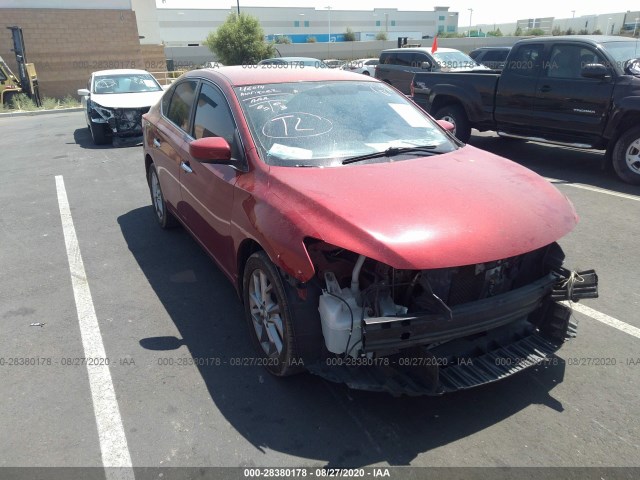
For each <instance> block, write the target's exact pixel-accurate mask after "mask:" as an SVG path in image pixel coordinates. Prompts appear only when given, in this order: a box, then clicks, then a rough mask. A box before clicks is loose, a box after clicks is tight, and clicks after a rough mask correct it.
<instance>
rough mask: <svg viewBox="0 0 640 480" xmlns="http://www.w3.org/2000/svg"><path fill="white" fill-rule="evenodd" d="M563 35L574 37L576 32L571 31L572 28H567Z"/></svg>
mask: <svg viewBox="0 0 640 480" xmlns="http://www.w3.org/2000/svg"><path fill="white" fill-rule="evenodd" d="M564 34H565V35H575V34H576V32H575V31H574V30H573V28H567V30H566V31H565V32H564Z"/></svg>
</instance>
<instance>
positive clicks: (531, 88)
mask: <svg viewBox="0 0 640 480" xmlns="http://www.w3.org/2000/svg"><path fill="white" fill-rule="evenodd" d="M514 48H515V51H513V54H512V55H511V56H510V57H509V59H508V61H507V62H506V65H505V67H504V70H503V71H502V74H501V75H500V77H499V79H498V90H497V92H496V101H495V110H494V117H495V120H496V124H497V127H498V131H504V132H511V133H524V134H529V133H530V128H529V124H530V122H531V119H532V117H533V108H534V105H535V100H536V86H537V84H538V77H539V76H540V71H541V69H542V54H543V53H544V45H543V44H541V43H529V44H524V45H520V46H518V47H514Z"/></svg>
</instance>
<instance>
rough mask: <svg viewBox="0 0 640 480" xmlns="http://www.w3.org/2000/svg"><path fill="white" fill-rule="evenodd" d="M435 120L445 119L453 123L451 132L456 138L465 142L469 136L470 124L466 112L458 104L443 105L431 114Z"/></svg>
mask: <svg viewBox="0 0 640 480" xmlns="http://www.w3.org/2000/svg"><path fill="white" fill-rule="evenodd" d="M433 118H435V119H436V120H446V121H448V122H451V123H453V126H454V129H453V131H452V132H451V133H453V134H454V135H455V136H456V137H457V138H458V140H460V141H461V142H464V143H467V142H468V141H469V137H471V125H470V123H469V119H468V118H467V113H466V112H465V111H464V108H462V107H461V106H460V105H445V106H444V107H442V108H440V109H439V110H438V111H437V112H436V113H434V114H433Z"/></svg>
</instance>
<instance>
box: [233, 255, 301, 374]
mask: <svg viewBox="0 0 640 480" xmlns="http://www.w3.org/2000/svg"><path fill="white" fill-rule="evenodd" d="M287 288H291V287H290V286H289V285H288V284H286V283H284V282H283V281H282V278H281V277H280V273H279V272H278V269H277V268H276V267H275V265H274V264H273V263H272V262H271V260H270V259H269V257H268V256H267V254H266V253H264V252H263V251H259V252H256V253H254V254H253V255H251V256H250V257H249V260H247V264H246V265H245V268H244V274H243V282H242V293H243V300H244V311H245V319H246V321H247V326H248V327H249V335H250V336H251V341H252V343H253V346H254V348H255V350H256V353H257V354H258V356H259V357H260V358H261V359H262V360H263V361H262V362H260V363H261V364H262V365H263V366H264V367H265V368H266V369H267V370H268V371H269V373H271V374H273V375H275V376H278V377H286V376H288V375H293V374H295V373H299V372H301V371H303V370H304V369H303V368H302V366H301V365H298V362H297V355H298V353H297V349H296V338H295V335H294V328H293V323H294V319H293V317H292V315H291V309H290V308H289V302H288V299H287V293H286V290H285V289H287Z"/></svg>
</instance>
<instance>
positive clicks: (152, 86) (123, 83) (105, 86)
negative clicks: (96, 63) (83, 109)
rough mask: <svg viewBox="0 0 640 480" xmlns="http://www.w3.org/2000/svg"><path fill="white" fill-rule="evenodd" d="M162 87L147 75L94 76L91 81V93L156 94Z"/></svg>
mask: <svg viewBox="0 0 640 480" xmlns="http://www.w3.org/2000/svg"><path fill="white" fill-rule="evenodd" d="M160 90H162V87H161V86H160V85H159V84H158V82H157V81H156V79H155V78H153V76H151V75H150V74H149V73H129V74H119V75H96V76H95V77H94V79H93V93H98V94H108V93H140V92H158V91H160Z"/></svg>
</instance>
